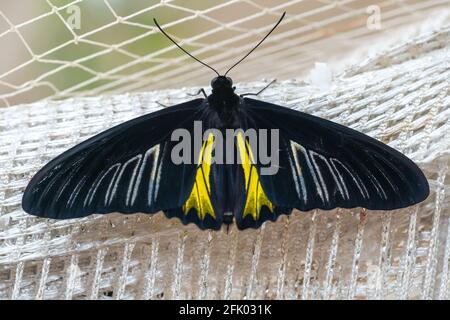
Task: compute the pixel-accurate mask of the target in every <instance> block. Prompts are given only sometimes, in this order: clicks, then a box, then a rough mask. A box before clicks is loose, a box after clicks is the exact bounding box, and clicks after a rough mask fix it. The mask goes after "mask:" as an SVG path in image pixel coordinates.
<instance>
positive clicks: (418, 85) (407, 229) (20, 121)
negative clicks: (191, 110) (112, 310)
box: [0, 1, 450, 299]
mask: <svg viewBox="0 0 450 320" xmlns="http://www.w3.org/2000/svg"><path fill="white" fill-rule="evenodd" d="M57 2H58V1H52V2H50V1H46V3H47V4H48V5H49V7H50V8H52V7H55V6H56V3H57ZM59 2H60V3H62V2H64V1H59ZM75 2H76V3H78V4H80V5H81V4H83V3H89V1H82V2H80V1H75ZM131 2H132V1H130V3H131ZM144 2H145V4H144ZM219 2H220V3H222V4H221V5H220V4H218V3H219ZM64 3H65V4H66V5H68V4H67V2H64ZM97 3H103V4H105V5H106V6H107V7H108V8H111V9H108V10H112V12H115V13H116V18H115V20H114V21H113V22H112V23H111V24H110V25H107V24H105V25H103V27H104V26H106V27H104V29H106V30H109V28H111V31H112V32H114V29H113V27H114V25H115V24H119V25H122V24H127V23H139V22H136V21H133V17H136V16H138V14H136V15H133V13H130V12H128V15H123V13H122V14H121V15H120V16H122V18H117V17H119V14H118V13H117V11H118V10H117V6H118V3H120V1H103V2H101V1H98V2H97ZM127 3H128V2H127ZM136 3H141V5H142V9H140V10H136V11H135V12H137V13H143V12H147V13H149V14H150V15H149V16H146V18H145V19H144V20H145V21H147V22H148V21H150V18H149V17H151V16H152V15H162V17H164V16H166V14H167V12H166V13H161V12H159V13H158V11H157V10H160V9H161V6H162V7H163V8H164V10H169V11H170V10H172V9H175V8H174V7H173V6H174V5H175V6H176V7H177V9H178V7H179V6H181V5H180V3H183V1H164V2H159V1H158V2H157V3H156V2H155V7H153V6H152V5H150V4H149V1H142V2H140V1H137V2H136ZM184 3H185V6H189V5H188V2H187V1H186V2H184ZM189 3H191V2H189ZM193 3H196V4H197V5H198V3H197V2H193ZM211 3H213V2H211ZM372 3H373V2H371V1H270V2H269V1H227V2H222V1H216V2H214V5H212V4H211V6H213V7H212V8H195V10H192V7H190V8H191V9H186V10H187V11H186V12H187V13H186V17H184V18H183V17H176V18H174V21H172V22H168V21H164V19H163V18H161V19H160V20H161V22H162V23H163V24H165V25H166V27H168V28H169V27H170V26H171V23H172V24H174V25H176V24H177V23H180V24H182V23H184V22H186V21H191V22H192V21H194V22H196V21H197V22H199V25H200V26H201V27H199V28H201V30H203V31H199V29H197V27H196V28H195V29H192V28H191V27H182V28H180V29H174V30H177V32H176V34H177V35H178V32H179V31H180V30H184V31H185V32H187V33H189V32H191V33H193V34H195V35H193V36H191V37H189V36H187V35H186V34H185V33H181V35H180V37H182V38H183V39H186V40H185V44H187V45H188V47H191V48H194V53H197V54H199V56H200V57H202V58H205V60H206V61H208V62H211V63H212V64H213V65H214V66H217V67H218V68H220V67H224V66H226V65H230V63H231V61H232V60H235V58H236V55H240V54H242V51H243V50H244V49H247V48H249V47H250V44H249V39H252V40H253V39H255V37H257V36H256V35H255V34H257V35H259V34H261V33H264V31H266V30H267V29H268V28H269V27H270V26H271V23H273V20H274V18H275V19H276V16H278V15H279V13H280V12H281V11H284V10H288V14H289V15H288V17H287V18H288V19H287V21H288V23H292V24H291V25H290V26H289V25H286V27H285V28H284V29H283V28H281V30H280V31H279V32H277V34H275V35H274V37H273V38H272V40H271V41H270V42H269V44H267V45H266V46H265V47H263V48H261V50H260V51H259V53H256V54H255V56H253V57H252V59H251V60H250V61H248V62H246V63H245V65H242V66H240V67H239V68H240V69H239V73H238V72H236V75H234V78H235V80H236V81H242V80H252V79H258V78H261V77H262V76H264V77H271V76H276V77H278V78H279V79H283V78H285V77H289V76H293V75H296V76H297V75H298V76H300V75H305V73H306V72H307V71H308V70H309V69H310V66H311V64H313V63H314V61H318V60H319V61H320V60H322V61H327V62H329V63H330V65H331V66H332V67H333V68H334V69H335V70H345V71H344V72H343V73H341V74H340V75H339V76H336V77H335V78H334V79H333V82H332V86H331V89H330V90H329V91H328V92H321V91H320V90H319V89H318V88H317V87H315V86H314V85H307V84H306V83H305V82H303V81H294V80H286V81H279V82H278V83H276V84H275V85H273V86H272V87H271V88H270V89H268V90H267V91H265V92H264V94H263V95H262V96H261V97H260V98H261V99H264V100H267V101H271V102H275V103H278V104H281V105H286V106H290V107H292V108H296V109H299V110H302V111H306V112H308V113H311V114H315V115H318V116H321V117H324V118H328V119H332V120H334V121H336V122H339V123H342V124H344V125H348V126H350V127H352V128H355V129H357V130H360V131H362V132H365V133H367V134H369V135H371V136H373V137H376V138H378V139H380V140H382V141H384V142H386V143H389V144H390V145H391V146H393V147H395V148H397V149H399V150H401V151H402V152H404V153H405V154H407V155H408V156H410V157H411V158H412V159H413V160H414V161H416V162H417V163H418V164H419V165H420V167H421V168H422V169H423V170H424V172H425V173H426V175H427V177H428V178H429V181H430V187H431V190H432V192H431V195H430V197H429V198H428V200H427V201H425V202H424V203H422V204H421V205H419V206H416V207H412V208H408V209H404V210H398V211H395V212H384V213H383V212H372V211H366V212H364V211H360V210H334V211H331V212H322V211H315V212H308V213H296V214H293V215H292V216H291V217H290V218H289V219H287V218H286V217H284V218H282V219H280V220H279V221H278V222H277V223H269V224H266V225H265V227H264V228H261V229H260V230H257V231H253V230H250V231H244V232H238V231H237V230H235V229H234V228H232V229H231V233H230V234H229V235H227V234H225V233H223V232H201V231H199V230H197V229H196V227H194V226H188V227H183V226H181V225H180V223H178V222H177V221H175V220H170V221H169V220H167V219H165V218H164V217H163V216H162V215H160V214H158V215H155V216H149V215H140V214H139V215H131V216H121V215H116V214H113V215H108V216H92V217H88V218H85V219H79V220H73V221H52V220H45V219H37V218H34V217H31V216H28V215H26V214H25V213H24V212H23V211H22V210H21V209H20V200H21V196H22V192H23V189H24V187H25V186H26V184H27V182H28V181H29V179H30V178H31V176H32V174H33V173H35V172H36V171H37V170H38V169H39V168H40V167H41V166H42V165H43V164H45V163H46V162H47V161H48V160H50V159H51V158H53V157H54V156H56V155H57V154H59V153H60V152H62V151H64V150H66V149H67V148H68V147H70V146H73V145H74V144H76V143H79V142H80V141H82V140H84V139H86V138H87V137H89V136H91V135H93V134H95V133H98V132H100V131H102V130H104V129H106V128H108V127H111V126H112V125H114V124H117V123H120V122H123V121H125V120H127V119H130V118H133V117H135V116H138V115H141V114H143V113H147V112H151V111H154V110H156V109H158V108H159V107H158V104H157V103H156V102H161V103H164V104H168V105H171V104H176V103H179V102H181V101H185V100H187V99H190V98H191V97H189V96H188V95H187V93H189V92H195V91H196V90H195V89H196V88H191V89H185V90H164V91H152V92H146V93H133V94H122V95H102V96H94V97H91V98H80V97H79V96H81V95H97V94H98V93H105V92H110V91H119V92H125V91H129V90H134V89H142V88H161V87H179V86H184V85H186V84H188V85H191V84H205V83H208V82H209V78H210V76H211V75H210V74H209V73H208V72H207V71H205V70H204V69H201V68H198V67H197V66H196V65H195V64H192V63H191V62H190V61H188V60H186V58H185V57H182V56H178V53H176V52H175V51H173V48H171V47H165V48H163V49H161V50H159V51H158V50H156V51H155V50H153V52H152V53H145V52H144V53H142V54H141V55H139V56H136V55H134V56H130V59H131V60H132V61H135V64H133V62H129V63H131V64H132V65H131V66H130V65H127V66H126V67H124V68H123V69H121V68H120V66H119V67H118V66H117V65H115V64H114V67H112V68H110V69H108V66H109V65H108V64H107V63H106V64H103V63H100V62H99V61H95V60H94V62H91V63H90V64H89V66H90V67H88V69H89V68H96V67H98V66H102V67H103V68H104V71H101V72H100V71H99V70H94V69H93V73H92V74H93V78H89V79H84V78H76V80H77V83H75V84H74V83H69V84H67V83H65V85H66V87H59V85H62V84H61V83H60V82H61V77H66V76H67V77H68V76H69V75H70V74H71V72H75V71H74V69H77V68H79V69H84V68H85V67H86V66H85V65H84V63H85V62H87V61H89V59H90V58H92V57H90V56H89V54H90V53H89V51H87V52H84V53H82V54H81V53H79V54H80V55H83V57H84V58H85V59H83V58H80V59H77V58H74V57H72V60H71V61H72V62H70V61H63V60H58V59H54V58H51V57H50V58H49V57H46V56H44V55H43V54H42V53H40V52H38V51H36V50H33V47H32V46H31V45H30V44H29V43H28V42H27V40H26V39H27V38H26V37H25V36H24V33H25V32H24V31H23V28H25V26H27V25H31V26H32V25H33V23H37V21H39V19H40V18H39V17H40V16H37V17H34V18H33V19H28V18H27V19H25V18H24V17H23V16H26V15H25V14H22V15H23V16H22V19H25V20H26V21H25V22H18V21H14V19H13V18H11V17H9V16H8V14H7V13H6V12H7V10H6V9H5V8H2V7H1V6H0V18H1V17H3V18H4V19H5V21H9V26H7V28H6V31H4V32H3V31H1V30H2V29H1V28H0V43H1V42H3V43H8V42H6V41H7V40H5V37H8V36H10V35H11V34H13V35H17V36H18V37H19V38H21V39H22V40H20V41H21V43H24V44H27V45H25V47H27V48H29V49H31V50H29V53H30V57H28V58H29V60H26V61H27V62H25V63H28V64H27V66H31V65H33V64H39V63H49V64H50V65H52V66H53V67H52V68H50V69H51V70H47V69H45V68H42V69H39V68H38V69H36V70H37V71H36V70H34V71H33V72H31V71H30V69H27V70H26V71H25V70H22V69H21V68H22V67H21V65H19V64H17V65H14V63H12V62H11V61H12V60H14V58H17V57H11V58H9V60H8V59H7V62H8V63H11V64H10V65H8V64H6V63H5V64H3V63H2V66H1V67H2V68H3V69H2V70H0V74H1V75H0V86H1V90H2V91H1V97H2V99H3V102H4V103H5V105H13V104H17V103H19V102H24V101H35V100H39V99H42V98H47V97H48V98H62V97H67V96H72V95H74V96H76V98H71V99H68V100H63V101H60V102H55V101H48V100H46V101H41V102H37V103H34V104H30V105H19V106H13V107H8V108H4V109H0V298H3V299H17V298H38V299H43V298H45V299H49V298H67V299H72V298H75V299H82V298H110V297H112V298H119V299H129V298H154V299H158V298H164V299H167V298H288V299H296V298H337V299H339V298H349V299H353V298H424V299H427V298H441V299H448V298H450V270H449V263H450V220H449V219H450V212H449V207H450V201H449V200H448V196H447V194H448V192H449V186H450V181H449V176H448V164H449V154H450V137H449V135H450V134H449V132H450V123H449V120H448V119H449V113H450V109H449V105H450V98H449V97H448V92H449V79H450V65H449V60H450V59H449V58H450V53H449V48H450V28H449V26H448V17H449V14H448V13H449V12H448V8H446V7H445V4H446V3H445V1H401V2H397V1H395V2H394V1H385V2H382V3H381V4H380V5H381V8H382V15H381V17H382V18H383V19H382V22H381V23H382V29H381V30H378V31H374V30H369V29H368V28H367V27H366V19H367V14H366V8H367V6H368V5H369V4H372ZM2 5H3V3H2ZM233 5H234V6H236V5H242V8H244V5H248V6H249V7H245V10H244V9H242V10H236V7H234V9H229V10H231V12H233V13H235V14H236V15H237V16H233V15H232V16H231V17H230V16H228V19H229V21H228V22H227V23H225V22H224V20H222V19H224V18H223V17H227V15H226V14H225V12H226V10H227V8H228V6H231V8H233ZM203 6H205V4H203ZM125 7H126V6H125ZM182 7H183V8H184V6H182ZM59 8H60V11H61V12H62V10H63V8H65V7H64V6H61V7H59ZM114 8H116V10H115V11H114ZM248 8H252V9H248ZM267 8H269V10H266V9H267ZM314 8H316V9H314ZM99 10H101V9H99ZM197 10H198V11H197ZM222 10H223V11H222ZM251 10H253V11H254V12H253V13H252V12H251ZM327 10H328V11H327ZM47 11H48V10H47ZM249 11H250V12H249ZM290 11H292V12H293V13H292V14H290ZM163 12H164V11H163ZM221 12H224V14H223V16H222V18H221V16H220V13H221ZM324 12H326V14H325V15H321V14H324ZM214 13H216V14H218V16H215V15H214ZM316 14H317V15H318V16H317V17H316V18H314V19H315V20H314V19H313V17H315V15H316ZM428 14H429V15H430V16H431V17H432V18H433V21H431V22H430V21H428V22H426V23H422V21H423V20H426V18H425V17H426V15H428ZM43 15H47V16H51V17H54V18H55V17H56V18H57V19H59V21H63V20H64V17H62V16H60V15H58V12H57V9H54V11H50V13H43ZM241 15H242V17H241ZM189 17H191V18H189ZM192 17H193V18H192ZM205 17H207V18H206V19H205ZM264 17H266V18H267V17H268V19H262V18H264ZM307 17H308V18H307ZM259 18H261V20H259ZM412 18H414V19H415V23H414V25H413V26H410V25H409V26H405V25H406V24H407V23H411V22H412V21H411V20H412ZM202 19H204V20H207V21H209V22H210V23H216V24H217V25H218V30H217V31H215V32H220V31H222V32H224V30H226V33H224V34H222V36H221V37H219V38H221V40H220V41H217V39H216V37H215V35H214V33H211V34H209V33H206V34H205V33H204V31H205V30H213V28H210V27H209V28H208V27H205V25H202V24H201V23H202V21H203V20H202ZM311 19H313V20H311ZM99 20H101V19H99ZM289 21H290V22H289ZM235 22H236V23H235ZM251 22H253V23H255V24H256V25H252V23H251ZM294 22H298V24H295V23H294ZM335 22H336V24H335V25H333V23H335ZM99 23H100V21H99ZM192 23H193V22H192ZM246 23H247V24H246ZM258 24H259V27H258ZM192 25H193V24H191V26H192ZM0 26H1V24H0ZM11 26H15V27H14V28H11ZM400 26H404V27H400ZM138 27H140V28H143V29H145V27H144V25H142V26H141V25H139V26H138ZM258 28H259V29H258ZM393 28H395V29H393ZM32 29H36V28H32ZM97 29H102V27H100V28H96V29H93V30H97ZM168 30H169V32H171V31H170V30H171V29H170V28H169V29H168ZM393 30H396V31H395V32H394V31H393ZM83 32H85V33H82V34H78V39H75V38H74V37H72V39H71V40H69V41H68V43H69V45H70V44H73V42H72V43H71V41H74V40H78V42H80V41H81V42H83V41H85V40H87V41H91V44H92V41H94V42H97V41H98V42H99V43H102V42H101V41H99V40H98V39H97V40H92V39H89V36H91V35H94V34H95V32H92V33H89V31H86V30H85V31H83ZM146 32H148V34H147V35H144V36H142V38H145V37H146V36H148V35H149V34H153V33H154V30H153V29H152V28H149V27H148V24H147V29H146V31H145V32H143V34H145V33H146ZM211 32H212V31H211ZM172 33H175V31H174V32H172ZM71 34H72V36H73V35H74V34H73V33H71ZM84 34H87V36H83V35H84ZM387 34H389V38H386V35H387ZM40 36H41V37H43V36H45V33H44V34H41V35H40ZM127 36H129V35H127ZM197 36H198V37H197ZM109 37H113V35H111V34H108V36H106V39H109ZM111 39H114V38H111ZM129 39H132V38H129ZM288 39H289V40H288ZM388 39H389V40H388ZM8 41H10V40H8ZM22 41H23V42H22ZM133 41H137V40H130V42H129V43H132V42H133ZM392 43H394V46H392V45H390V44H392ZM102 44H104V46H103V47H104V48H106V47H107V49H108V50H110V51H108V52H105V53H101V54H99V56H101V55H102V54H105V55H107V54H115V53H117V52H120V53H123V54H125V55H127V53H124V52H128V51H127V50H126V49H124V47H125V45H117V44H116V45H115V46H111V43H102ZM368 44H371V45H370V46H369V45H368ZM52 45H53V46H54V47H53V48H58V47H57V46H56V45H55V44H52ZM96 45H97V43H96ZM196 46H197V47H196ZM381 46H384V48H382V47H381ZM100 47H101V45H100ZM351 48H354V49H355V50H350V49H351ZM122 49H123V50H124V51H122ZM319 49H320V50H319ZM356 49H358V50H356ZM27 50H28V49H27ZM172 51H173V52H172ZM345 52H347V53H346V55H345V56H344V55H343V53H345ZM370 52H371V53H372V54H371V55H370V57H369V58H367V57H366V55H367V54H368V53H370ZM50 53H51V52H50ZM128 53H129V52H128ZM350 53H351V58H350ZM175 54H176V55H177V56H174V55H175ZM94 55H95V53H94ZM17 56H20V55H17ZM20 57H21V56H20ZM88 57H89V58H88ZM177 57H178V58H177ZM2 58H3V57H2ZM152 59H155V60H152ZM49 61H50V62H49ZM274 61H276V63H274ZM349 62H352V64H353V65H352V66H350V67H347V68H344V67H343V66H344V65H345V64H348V63H349ZM152 63H153V67H154V69H152V68H153V67H152V66H151V64H152ZM53 64H54V65H53ZM123 65H126V63H124V64H123ZM160 65H164V68H162V69H161V70H159V69H158V70H156V69H157V68H158V66H160ZM55 66H57V67H55ZM54 67H55V68H54ZM25 68H26V66H25ZM65 68H69V71H70V72H69V73H68V74H65V75H64V74H63V75H60V77H55V78H52V77H51V76H52V75H54V74H56V73H57V72H63V71H64V69H65ZM128 68H129V69H128ZM56 69H59V70H58V71H55V70H56ZM123 70H128V71H129V72H124V71H123ZM262 70H264V75H262V74H261V72H262ZM110 71H111V72H110ZM53 72H55V73H53ZM75 73H76V72H75ZM24 74H25V75H24ZM94 74H95V75H94ZM97 76H98V77H100V78H96V77H97ZM22 78H25V79H26V81H24V82H20V80H21V79H22ZM92 79H94V80H92ZM91 80H92V81H98V85H95V86H93V87H90V83H88V82H89V81H91ZM100 80H101V81H100ZM188 80H189V81H188ZM264 83H265V82H252V83H248V84H238V88H239V91H240V92H249V91H255V90H257V89H258V88H261V87H263V86H264ZM46 88H50V89H51V90H50V91H47V90H46ZM86 88H87V89H86ZM85 89H86V90H85Z"/></svg>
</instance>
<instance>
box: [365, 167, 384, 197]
mask: <svg viewBox="0 0 450 320" xmlns="http://www.w3.org/2000/svg"><path fill="white" fill-rule="evenodd" d="M369 179H370V181H371V182H372V184H373V185H374V186H375V189H377V192H378V195H379V196H380V197H383V198H384V199H387V195H386V193H385V192H384V189H383V187H382V186H381V184H380V182H379V181H378V179H377V178H376V177H375V176H374V175H373V174H371V173H369Z"/></svg>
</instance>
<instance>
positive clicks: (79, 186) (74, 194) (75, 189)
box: [66, 176, 86, 208]
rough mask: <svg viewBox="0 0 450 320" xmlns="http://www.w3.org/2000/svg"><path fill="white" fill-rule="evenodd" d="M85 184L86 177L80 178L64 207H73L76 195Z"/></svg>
mask: <svg viewBox="0 0 450 320" xmlns="http://www.w3.org/2000/svg"><path fill="white" fill-rule="evenodd" d="M85 182H86V176H84V177H83V178H81V180H80V181H79V182H78V184H77V185H76V187H75V188H74V189H73V191H72V193H71V195H70V197H69V201H67V205H66V207H67V208H71V207H72V206H73V204H74V203H75V199H76V198H77V196H78V194H79V193H80V190H81V188H82V187H83V185H84V183H85Z"/></svg>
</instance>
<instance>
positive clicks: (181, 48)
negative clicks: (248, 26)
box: [153, 12, 286, 77]
mask: <svg viewBox="0 0 450 320" xmlns="http://www.w3.org/2000/svg"><path fill="white" fill-rule="evenodd" d="M285 15H286V12H284V13H283V15H282V16H281V18H280V19H279V20H278V22H277V23H276V24H275V25H274V26H273V27H272V29H271V30H270V31H269V33H267V34H266V36H265V37H264V38H262V39H261V40H260V41H259V42H258V44H257V45H256V46H254V47H253V49H252V50H250V51H249V52H248V53H247V54H246V55H245V56H243V57H242V58H241V59H240V60H239V61H238V62H236V63H235V64H233V65H232V66H231V67H230V68H229V69H228V70H227V72H225V74H224V77H225V76H226V75H227V74H228V72H230V70H231V69H233V68H234V67H236V66H237V65H238V64H239V63H241V62H242V61H243V60H244V59H245V58H247V57H248V56H249V55H250V54H251V53H252V52H253V51H255V50H256V48H258V47H259V46H260V45H261V43H263V42H264V40H266V38H267V37H268V36H269V35H270V34H271V33H272V32H273V31H274V30H275V29H276V28H277V27H278V25H279V24H280V23H281V21H282V20H283V18H284V16H285ZM153 21H154V22H155V25H156V26H157V27H158V29H159V30H160V31H161V32H162V34H164V35H165V36H166V37H167V38H168V39H169V40H170V41H172V42H173V43H174V44H175V45H176V46H177V47H178V48H179V49H180V50H181V51H183V52H184V53H186V54H187V55H188V56H190V57H191V58H192V59H194V60H196V61H198V62H200V63H201V64H202V65H204V66H205V67H207V68H209V69H211V70H212V71H214V72H215V73H216V74H217V76H219V77H220V74H219V72H217V70H216V69H214V68H213V67H211V66H209V65H207V64H206V63H204V62H203V61H201V60H200V59H198V58H196V57H195V56H194V55H192V54H190V53H189V52H187V51H186V50H185V49H184V48H183V47H182V46H180V45H179V44H178V43H176V42H175V40H173V39H172V38H171V37H170V36H169V35H168V34H167V33H166V32H165V31H164V30H163V29H162V28H161V27H160V25H159V24H158V22H157V21H156V19H153Z"/></svg>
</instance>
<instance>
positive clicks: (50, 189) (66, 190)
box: [22, 99, 203, 219]
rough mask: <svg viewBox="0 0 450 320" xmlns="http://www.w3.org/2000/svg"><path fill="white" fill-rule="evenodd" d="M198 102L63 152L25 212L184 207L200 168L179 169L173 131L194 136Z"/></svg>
mask: <svg viewBox="0 0 450 320" xmlns="http://www.w3.org/2000/svg"><path fill="white" fill-rule="evenodd" d="M202 101H203V99H196V100H192V101H190V102H186V103H183V104H180V105H177V106H174V107H170V108H166V109H163V110H160V111H157V112H154V113H151V114H148V115H144V116H142V117H139V118H136V119H133V120H130V121H128V122H125V123H123V124H120V125H118V126H116V127H113V128H111V129H109V130H107V131H105V132H102V133H100V134H98V135H96V136H94V137H92V138H90V139H88V140H86V141H84V142H83V143H81V144H79V145H77V146H75V147H73V148H72V149H70V150H68V151H66V152H64V153H63V154H61V155H60V156H58V157H57V158H55V159H54V160H52V161H51V162H49V163H48V164H47V165H46V166H45V167H43V168H42V169H41V170H40V171H39V172H38V173H37V174H36V175H35V176H34V177H33V178H32V180H31V181H30V183H29V185H28V186H27V188H26V190H25V193H24V196H23V199H22V206H23V209H24V210H25V211H26V212H28V213H30V214H33V215H37V216H41V217H48V218H57V219H67V218H75V217H83V216H86V215H89V214H91V213H108V212H116V211H117V212H122V213H131V212H147V213H153V212H157V211H159V210H168V209H172V208H176V207H181V206H182V205H183V203H184V201H185V199H186V198H187V197H188V195H189V192H190V190H191V187H192V185H193V184H194V179H195V171H196V165H195V164H192V165H189V164H182V165H175V164H174V163H173V162H172V161H171V159H170V156H171V149H172V148H173V146H174V144H175V142H172V141H170V137H171V133H172V131H173V130H174V129H179V128H184V129H186V130H188V131H192V127H193V123H194V121H195V120H196V119H198V118H201V111H202V108H201V106H202Z"/></svg>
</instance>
